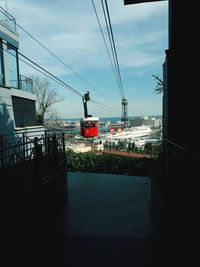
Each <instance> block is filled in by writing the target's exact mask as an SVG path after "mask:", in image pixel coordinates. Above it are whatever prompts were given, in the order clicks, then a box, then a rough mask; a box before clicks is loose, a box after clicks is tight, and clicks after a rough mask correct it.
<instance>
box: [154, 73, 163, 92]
mask: <svg viewBox="0 0 200 267" xmlns="http://www.w3.org/2000/svg"><path fill="white" fill-rule="evenodd" d="M152 76H153V77H154V80H155V81H156V88H155V93H156V94H160V93H163V90H164V85H163V80H161V79H160V78H159V77H158V76H156V75H152Z"/></svg>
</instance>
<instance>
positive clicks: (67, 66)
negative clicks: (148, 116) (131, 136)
mask: <svg viewBox="0 0 200 267" xmlns="http://www.w3.org/2000/svg"><path fill="white" fill-rule="evenodd" d="M16 25H17V26H18V27H19V28H20V29H21V30H22V31H24V32H25V33H26V34H27V35H28V36H30V37H31V38H32V39H33V40H34V41H35V42H37V43H38V44H39V45H40V46H42V47H43V48H44V49H45V50H46V51H48V52H49V53H50V54H51V55H52V56H53V57H55V58H56V59H57V60H58V61H60V62H61V63H62V64H63V65H64V66H65V67H66V68H68V69H69V70H70V71H71V72H73V73H74V74H75V75H77V76H78V77H79V78H80V79H81V80H82V81H84V82H85V83H86V84H87V85H89V86H90V87H91V88H92V89H93V90H94V91H96V92H97V93H98V94H100V95H101V96H102V97H104V98H105V99H106V100H107V101H108V99H107V98H106V97H105V96H104V95H102V94H101V93H100V92H99V91H98V90H97V89H95V88H94V86H93V85H91V84H90V83H89V82H88V81H87V80H86V79H85V78H83V77H82V76H81V75H80V74H78V73H77V72H76V71H74V70H73V69H72V68H71V67H70V66H69V65H67V64H66V63H65V62H64V61H63V60H62V59H60V58H59V57H58V56H56V55H55V54H54V53H53V52H51V51H50V50H49V49H48V48H47V47H46V46H45V45H43V44H42V43H41V42H40V41H39V40H38V39H36V38H35V37H34V36H33V35H32V34H30V33H29V32H28V31H26V30H25V29H24V28H23V27H22V26H20V25H19V24H18V23H16Z"/></svg>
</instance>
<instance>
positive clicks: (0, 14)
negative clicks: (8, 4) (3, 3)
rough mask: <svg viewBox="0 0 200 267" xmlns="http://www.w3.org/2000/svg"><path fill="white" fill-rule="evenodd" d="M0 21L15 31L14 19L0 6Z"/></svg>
mask: <svg viewBox="0 0 200 267" xmlns="http://www.w3.org/2000/svg"><path fill="white" fill-rule="evenodd" d="M0 22H1V23H3V24H5V25H6V26H8V27H9V28H10V29H12V30H13V31H14V32H17V27H16V20H15V18H14V17H13V16H12V15H10V14H9V13H8V12H7V11H6V10H5V9H4V8H2V7H0Z"/></svg>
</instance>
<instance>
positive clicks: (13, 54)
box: [7, 45, 19, 88]
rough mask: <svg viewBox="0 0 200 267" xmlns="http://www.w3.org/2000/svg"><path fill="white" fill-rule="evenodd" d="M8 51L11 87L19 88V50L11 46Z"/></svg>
mask: <svg viewBox="0 0 200 267" xmlns="http://www.w3.org/2000/svg"><path fill="white" fill-rule="evenodd" d="M7 49H8V77H9V86H10V87H14V88H19V78H18V64H17V49H16V48H15V47H13V46H11V45H8V46H7Z"/></svg>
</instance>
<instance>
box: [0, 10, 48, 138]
mask: <svg viewBox="0 0 200 267" xmlns="http://www.w3.org/2000/svg"><path fill="white" fill-rule="evenodd" d="M18 48H19V34H18V33H17V29H16V22H15V19H14V18H13V17H12V16H11V15H10V14H9V13H8V12H7V11H5V10H4V9H3V8H2V7H0V136H3V135H7V134H16V133H18V131H20V132H22V131H23V130H24V131H25V132H30V131H36V130H37V131H38V130H41V132H42V131H43V130H44V128H43V127H41V126H37V120H36V107H35V105H36V96H35V95H34V94H33V91H32V89H33V84H32V80H31V79H29V78H27V77H24V76H22V75H21V74H20V72H19V59H18Z"/></svg>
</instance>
